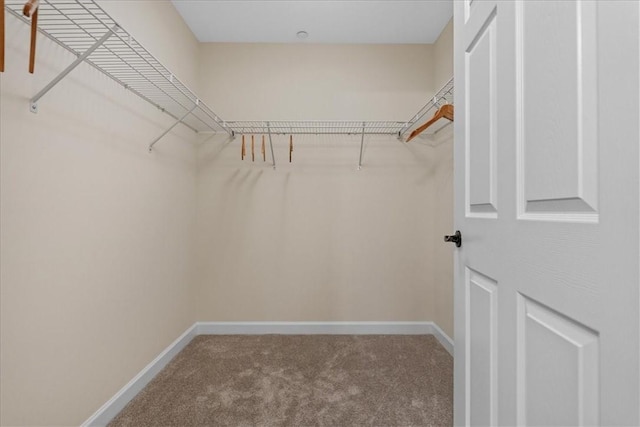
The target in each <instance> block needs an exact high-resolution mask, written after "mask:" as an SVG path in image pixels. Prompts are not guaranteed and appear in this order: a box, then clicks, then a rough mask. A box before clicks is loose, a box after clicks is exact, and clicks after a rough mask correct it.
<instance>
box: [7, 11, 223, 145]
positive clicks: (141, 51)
mask: <svg viewBox="0 0 640 427" xmlns="http://www.w3.org/2000/svg"><path fill="white" fill-rule="evenodd" d="M23 6H24V0H5V8H6V10H7V11H8V12H10V13H11V14H12V15H14V16H16V17H17V18H19V19H21V20H23V21H25V22H27V23H29V22H30V21H29V19H28V18H26V17H24V16H23V15H22V8H23ZM38 11H39V12H38V13H39V18H38V30H39V32H40V33H41V34H43V35H45V36H47V37H48V38H49V39H51V40H52V41H54V42H55V43H57V44H58V45H60V46H62V47H63V48H65V49H66V50H68V51H69V52H71V53H72V54H74V55H75V56H76V57H77V59H76V60H75V61H74V62H73V63H71V64H70V65H69V67H67V68H66V69H65V70H64V71H63V72H62V73H60V74H59V75H58V76H57V77H56V78H55V79H53V80H52V81H51V83H49V84H48V85H47V86H45V87H44V88H43V89H42V90H41V91H40V92H39V93H38V94H36V95H35V96H34V97H33V98H32V99H31V111H33V112H34V113H35V112H37V111H38V101H39V100H40V98H42V97H43V96H44V95H45V94H46V93H47V92H49V90H51V89H52V88H53V87H54V86H55V85H56V84H57V83H59V82H60V81H61V80H62V79H63V78H64V77H65V76H66V75H67V74H69V73H70V72H71V71H72V70H73V69H74V68H76V67H77V66H78V65H80V64H81V63H82V62H86V63H88V64H90V65H91V66H93V67H95V68H96V69H98V70H99V71H101V72H102V73H104V74H105V75H107V76H108V77H110V78H111V79H113V80H114V81H116V82H117V83H118V84H120V85H122V86H123V87H125V88H126V89H128V90H130V91H131V92H133V93H135V94H136V95H138V96H140V97H141V98H142V99H144V100H146V101H148V102H149V103H151V104H153V105H154V106H156V107H157V108H158V109H160V110H161V111H163V112H165V113H167V114H168V115H170V116H172V117H173V118H174V119H175V120H176V123H175V124H174V125H173V126H172V127H171V129H172V128H173V127H174V126H176V125H177V124H180V123H182V124H184V125H186V126H187V127H189V128H191V129H192V130H194V131H196V132H200V131H214V132H218V131H225V132H228V133H231V130H230V129H229V128H228V127H227V126H226V125H225V123H224V121H223V120H222V119H220V117H218V115H217V114H215V113H214V112H213V111H212V110H211V108H209V107H208V106H207V105H206V104H205V103H204V102H202V101H201V100H200V99H199V98H198V97H197V96H196V94H195V93H194V92H193V91H191V90H190V89H189V88H188V87H187V86H186V85H185V84H184V83H182V82H181V81H180V80H179V79H178V78H177V77H176V76H175V75H174V74H173V73H172V72H171V71H169V70H168V69H167V68H166V67H165V66H164V65H162V63H161V62H160V61H158V60H157V59H156V58H155V57H154V56H153V55H152V54H151V53H149V51H148V50H147V49H145V48H144V46H142V45H141V44H140V43H139V42H138V41H137V40H136V39H135V38H134V37H133V36H132V35H131V34H129V33H128V32H127V31H126V30H124V29H123V28H122V27H120V25H118V23H117V22H116V21H115V20H114V19H113V18H112V17H111V16H109V14H107V13H106V12H105V11H104V10H103V9H102V8H101V7H100V6H99V5H98V4H97V3H96V2H95V1H94V0H41V1H40V5H39V8H38ZM171 129H169V130H171ZM166 133H168V130H167V132H165V133H164V134H162V135H161V137H162V136H164V135H166ZM161 137H160V138H161ZM160 138H158V139H157V140H159V139H160ZM157 140H156V141H154V142H153V143H152V144H151V145H150V148H151V147H152V146H153V144H155V143H156V142H157Z"/></svg>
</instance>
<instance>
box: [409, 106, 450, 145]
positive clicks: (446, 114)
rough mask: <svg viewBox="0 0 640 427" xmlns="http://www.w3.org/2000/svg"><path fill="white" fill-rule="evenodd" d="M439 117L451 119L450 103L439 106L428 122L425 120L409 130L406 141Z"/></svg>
mask: <svg viewBox="0 0 640 427" xmlns="http://www.w3.org/2000/svg"><path fill="white" fill-rule="evenodd" d="M440 119H447V120H451V121H453V105H452V104H445V105H443V106H442V107H440V108H439V109H438V111H436V113H435V114H434V115H433V117H432V118H431V120H429V121H428V122H426V123H425V124H423V125H422V126H420V127H419V128H417V129H416V130H414V131H413V132H411V135H409V139H407V142H409V141H411V140H412V139H413V138H415V137H416V136H418V135H420V134H421V133H422V132H424V131H425V130H426V129H427V128H428V127H429V126H431V125H432V124H434V123H435V122H437V121H438V120H440Z"/></svg>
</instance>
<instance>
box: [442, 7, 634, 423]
mask: <svg viewBox="0 0 640 427" xmlns="http://www.w3.org/2000/svg"><path fill="white" fill-rule="evenodd" d="M454 8H455V9H454V10H455V24H454V31H455V33H456V34H455V37H454V43H455V53H454V58H455V67H454V68H455V84H456V94H455V108H456V120H455V123H454V126H455V143H454V169H455V171H454V189H455V225H456V228H457V229H459V230H460V231H461V232H462V236H463V239H462V247H461V248H460V249H457V250H456V256H455V296H454V304H455V310H454V311H455V331H454V332H455V359H454V365H455V366H454V375H455V390H454V396H455V403H454V406H455V423H456V424H458V425H464V424H471V425H496V424H497V425H607V426H608V425H640V409H639V408H640V405H639V402H640V289H639V288H640V173H639V169H640V168H639V166H640V144H639V141H640V125H639V118H640V25H638V24H639V22H640V10H639V9H640V3H639V2H629V1H616V0H607V1H578V0H576V1H534V0H528V1H517V0H516V1H495V0H476V1H474V2H473V6H470V4H469V3H468V2H454Z"/></svg>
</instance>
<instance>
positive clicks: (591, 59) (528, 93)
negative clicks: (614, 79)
mask: <svg viewBox="0 0 640 427" xmlns="http://www.w3.org/2000/svg"><path fill="white" fill-rule="evenodd" d="M595 18H596V3H595V2H593V1H588V2H576V1H560V2H539V1H531V2H524V3H517V4H516V20H517V22H518V28H517V30H519V31H518V33H517V39H518V42H517V43H518V45H517V46H516V49H517V51H518V52H519V53H518V75H517V77H518V81H517V87H518V88H519V89H520V93H519V96H518V98H519V99H518V105H517V108H518V118H517V120H518V123H519V125H520V130H519V132H518V140H519V141H518V146H519V150H518V157H519V159H518V166H519V170H518V174H519V178H520V179H519V188H518V192H519V202H520V203H519V207H520V209H519V213H520V216H521V218H527V217H528V218H532V219H539V220H542V219H548V220H574V219H578V218H580V217H579V216H577V215H576V213H583V214H584V215H582V218H581V219H583V220H590V221H594V222H595V221H597V214H596V212H597V208H598V190H597V187H598V186H597V184H598V169H597V166H598V165H597V151H598V139H597V136H598V133H597V131H598V128H597V117H598V110H597V109H598V101H597V94H598V91H597V79H596V72H597V67H596V62H595V60H596V19H595ZM544 213H546V214H547V215H544ZM527 214H533V215H529V216H527Z"/></svg>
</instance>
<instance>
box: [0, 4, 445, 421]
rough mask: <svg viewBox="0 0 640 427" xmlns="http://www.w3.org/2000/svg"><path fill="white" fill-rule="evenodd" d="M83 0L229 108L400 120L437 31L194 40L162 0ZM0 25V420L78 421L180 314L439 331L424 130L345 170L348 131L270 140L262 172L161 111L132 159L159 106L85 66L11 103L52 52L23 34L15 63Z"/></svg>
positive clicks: (438, 224) (433, 182) (434, 164)
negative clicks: (377, 38) (392, 36)
mask: <svg viewBox="0 0 640 427" xmlns="http://www.w3.org/2000/svg"><path fill="white" fill-rule="evenodd" d="M102 4H103V6H104V7H105V8H106V9H107V10H108V11H109V12H110V13H112V14H113V15H114V17H115V18H116V19H117V20H118V21H119V22H120V23H121V24H122V25H123V26H124V27H125V28H127V29H128V30H129V31H130V32H131V33H132V34H133V35H134V37H136V38H137V39H138V40H139V41H140V42H142V43H143V44H144V45H145V46H146V47H147V48H148V49H149V50H150V51H152V52H153V53H154V54H155V55H156V56H158V58H160V59H161V60H162V61H164V62H165V63H166V65H167V66H168V67H169V68H170V69H171V70H172V71H173V72H174V73H175V74H176V75H178V76H180V78H181V79H182V80H183V81H184V82H185V83H186V84H187V85H189V86H190V87H193V88H195V89H196V90H198V92H201V93H202V96H203V98H204V99H205V100H206V101H207V102H208V103H209V104H210V105H211V106H213V107H214V109H215V110H216V112H217V113H219V114H220V115H221V116H222V117H224V118H227V119H229V120H231V119H292V120H293V119H298V120H301V119H366V120H377V119H384V120H387V119H398V120H406V119H408V118H409V117H410V116H411V115H412V114H414V113H415V112H416V111H417V110H418V109H419V108H420V107H421V106H422V105H423V104H424V102H425V100H426V99H427V98H428V96H430V95H431V94H432V93H433V91H434V90H435V89H437V88H438V87H439V86H441V83H440V80H442V79H444V80H445V81H446V79H448V76H447V68H443V67H442V66H441V64H440V63H439V62H437V61H440V60H441V58H443V57H446V48H443V47H442V46H445V45H446V43H449V42H448V41H446V42H442V43H441V42H438V44H436V45H434V46H416V45H413V46H374V45H367V46H349V45H340V46H318V45H312V46H305V45H289V46H275V45H242V46H238V45H236V46H231V45H224V44H219V45H199V44H198V43H197V42H196V40H195V38H194V37H193V36H192V35H191V33H190V32H189V30H188V29H187V27H186V26H185V25H184V24H183V23H182V20H181V19H180V17H179V16H178V15H177V13H176V12H175V10H174V9H173V7H172V6H171V5H170V4H169V3H168V2H165V1H156V2H154V3H153V4H154V7H153V8H150V7H148V3H145V2H132V1H108V2H106V1H105V2H103V3H102ZM140 16H145V19H144V20H141V19H139V17H140ZM7 25H8V28H7V41H8V46H7V70H6V72H5V73H4V74H0V89H1V100H0V102H1V104H0V107H1V112H0V114H1V115H0V120H1V122H0V123H1V130H0V149H1V150H0V152H1V157H0V179H1V181H0V219H1V224H2V233H1V236H0V288H1V289H0V290H1V301H0V304H1V306H0V309H1V313H0V316H1V317H0V321H1V325H0V327H1V329H0V340H1V341H0V356H1V362H0V363H1V365H0V370H1V372H2V375H1V380H0V406H1V410H0V413H1V415H0V424H2V425H77V424H79V423H81V422H82V421H83V420H85V419H86V418H87V417H88V416H90V415H91V414H92V413H93V412H94V411H95V410H96V409H98V408H99V407H100V406H101V405H102V404H103V403H104V402H105V401H106V400H108V399H109V398H110V397H111V396H112V395H113V394H114V393H115V392H116V391H117V390H118V389H119V388H121V387H122V386H123V385H124V384H125V383H127V382H128V381H129V380H130V379H131V378H132V377H133V376H134V375H135V374H136V373H138V372H139V371H140V369H142V368H143V367H144V366H145V365H146V364H147V363H148V362H149V361H151V360H152V359H153V358H154V357H155V356H157V355H158V353H159V352H160V351H161V350H162V349H163V348H165V347H166V346H167V345H168V344H169V343H171V342H172V341H173V340H174V339H175V338H176V337H177V336H178V335H179V334H180V333H182V332H183V331H184V330H185V329H186V328H187V327H188V326H189V325H190V324H192V322H193V321H195V320H325V321H329V320H436V321H437V322H438V323H439V324H440V325H441V326H442V327H443V328H444V329H445V331H446V332H447V333H449V334H450V335H451V334H452V328H451V325H450V323H451V322H452V320H451V319H452V313H451V309H452V307H451V305H450V293H451V291H450V290H449V289H448V288H446V287H447V286H450V282H449V281H447V279H449V276H448V275H449V274H450V268H449V267H448V266H447V264H446V261H447V258H446V257H447V256H450V248H448V247H446V246H444V248H445V249H444V251H443V249H442V248H443V246H442V245H439V243H440V240H441V235H442V234H443V230H446V231H447V232H448V231H449V229H450V226H449V225H448V223H447V221H448V220H450V216H451V215H449V214H448V213H447V211H446V210H442V209H441V207H442V203H441V201H442V200H443V199H444V198H446V197H447V196H448V193H447V185H450V173H451V171H450V169H447V167H448V166H447V162H448V161H449V160H447V159H448V158H449V157H447V156H449V155H450V154H449V151H447V150H449V148H447V143H446V142H445V143H443V144H442V145H439V146H438V147H436V148H434V146H433V145H434V144H433V141H430V140H428V139H418V140H416V141H415V142H412V143H411V144H408V145H407V144H403V143H400V142H399V141H397V140H395V139H394V138H389V137H367V139H366V145H365V152H364V168H363V170H362V171H357V170H356V169H357V161H358V154H359V139H358V137H356V136H354V137H312V136H309V137H296V140H295V143H296V145H295V152H294V159H295V160H294V163H293V164H292V165H289V164H288V163H286V161H285V160H286V157H287V142H286V140H285V139H284V137H276V138H275V149H276V155H277V158H278V160H279V163H280V166H279V168H278V170H277V171H273V170H272V169H271V168H270V167H269V166H268V165H264V164H262V163H256V164H250V163H249V162H244V163H241V162H240V161H239V159H238V158H239V141H240V139H239V138H238V139H236V140H235V141H234V142H232V143H228V141H225V139H224V138H223V137H220V136H218V137H209V138H207V137H199V138H196V137H195V136H194V135H193V133H191V132H190V131H189V130H187V129H185V128H181V127H178V128H176V130H175V132H173V133H172V134H170V135H168V136H167V137H166V138H165V139H163V140H162V141H161V142H160V143H159V144H158V145H157V146H156V148H157V149H156V150H155V151H154V153H153V154H151V155H150V154H148V153H147V151H146V148H147V145H148V143H149V142H150V141H151V140H152V139H153V138H154V137H155V136H157V135H158V134H159V133H161V132H162V131H163V130H164V129H165V128H166V127H167V126H168V125H169V124H171V122H172V120H171V119H170V118H168V117H167V116H165V115H163V114H162V113H160V112H158V111H157V110H156V109H155V108H153V107H152V106H150V105H148V104H147V103H145V102H144V101H142V100H140V99H139V98H137V97H136V96H135V95H133V94H131V93H128V92H126V91H125V90H124V89H122V88H120V87H118V86H116V85H115V83H113V82H112V81H111V80H110V79H108V78H106V77H105V76H103V75H101V74H100V73H99V72H97V71H96V70H94V69H92V68H91V67H89V66H86V65H81V66H80V67H79V68H78V69H76V70H74V72H73V73H72V74H71V75H70V76H69V77H68V78H67V79H65V80H64V81H63V82H62V83H61V84H60V85H59V86H58V87H56V88H54V89H53V90H52V91H51V92H50V93H49V94H47V95H46V96H45V98H43V99H42V100H41V102H40V112H39V114H37V115H34V114H31V113H30V112H29V111H28V98H29V97H30V96H32V95H33V94H34V93H36V92H37V91H38V90H40V89H41V88H42V87H43V86H44V85H45V84H46V83H48V82H49V81H50V79H51V78H53V77H54V76H55V75H56V74H57V73H58V72H59V71H60V70H62V69H63V68H64V67H65V66H66V65H67V64H68V63H70V62H71V61H72V59H73V58H72V57H71V56H70V55H69V54H68V53H67V52H66V51H64V50H62V49H61V48H60V47H58V46H57V45H55V44H53V43H51V42H49V41H48V40H46V39H44V38H41V39H40V40H39V44H38V65H37V71H36V74H35V75H34V76H30V75H29V74H28V73H27V72H26V64H27V50H26V47H27V46H28V37H29V33H28V27H27V26H26V25H24V24H23V23H20V22H17V21H16V20H15V19H14V18H12V17H7ZM167 28H170V29H171V31H167ZM445 37H446V34H444V35H443V37H442V38H441V40H447V39H446V38H445ZM443 55H444V56H443ZM444 77H446V78H444ZM198 86H200V87H199V88H198ZM196 139H198V140H202V139H204V142H201V144H200V145H199V148H198V149H197V152H196V148H195V147H194V146H193V145H192V143H193V142H195V141H196ZM449 144H450V143H449ZM443 159H444V160H443ZM443 161H444V163H443ZM197 168H198V169H197ZM448 183H449V184H448ZM447 251H448V252H447ZM443 266H444V267H445V268H442V267H443ZM445 282H446V283H445ZM443 286H444V287H443ZM447 322H449V323H447Z"/></svg>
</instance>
